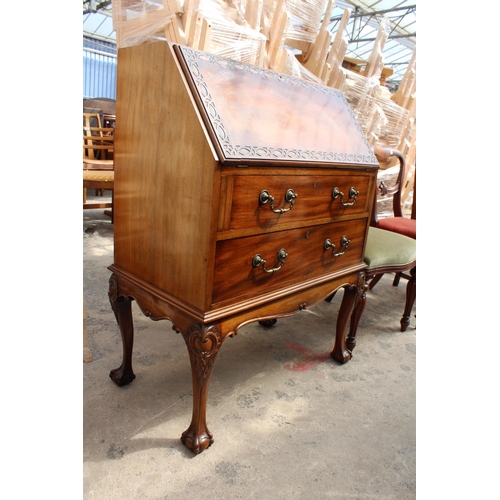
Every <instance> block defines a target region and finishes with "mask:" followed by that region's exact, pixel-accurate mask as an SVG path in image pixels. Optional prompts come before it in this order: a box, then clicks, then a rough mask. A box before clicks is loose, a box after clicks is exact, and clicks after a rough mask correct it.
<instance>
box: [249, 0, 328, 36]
mask: <svg viewBox="0 0 500 500" xmlns="http://www.w3.org/2000/svg"><path fill="white" fill-rule="evenodd" d="M249 1H251V0H249ZM326 3H327V1H326V0H285V1H284V8H285V10H286V11H287V12H288V13H289V14H290V24H289V25H288V28H287V30H286V31H285V37H286V38H292V39H294V40H302V41H304V42H311V43H313V42H314V41H315V40H316V36H317V34H318V32H319V28H320V24H321V16H322V15H323V12H324V10H325V6H326ZM277 5H278V0H264V19H265V29H266V30H267V31H265V32H264V33H265V34H266V36H267V35H268V30H269V26H270V24H271V21H272V18H273V16H274V13H275V11H276V6H277Z"/></svg>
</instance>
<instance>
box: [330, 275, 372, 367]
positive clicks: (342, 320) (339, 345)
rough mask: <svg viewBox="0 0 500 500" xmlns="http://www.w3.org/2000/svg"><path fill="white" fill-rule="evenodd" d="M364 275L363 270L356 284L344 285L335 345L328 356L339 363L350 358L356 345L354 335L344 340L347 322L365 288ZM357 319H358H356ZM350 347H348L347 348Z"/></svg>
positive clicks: (345, 361)
mask: <svg viewBox="0 0 500 500" xmlns="http://www.w3.org/2000/svg"><path fill="white" fill-rule="evenodd" d="M365 283H366V275H365V273H364V272H362V273H360V274H359V277H358V284H357V285H348V286H346V287H344V297H343V298H342V304H341V305H340V311H339V315H338V317H337V331H336V336H335V345H334V346H333V351H332V352H331V354H330V356H331V357H332V358H333V359H335V360H336V361H338V362H339V363H347V361H349V360H350V359H351V358H352V349H353V348H354V346H355V345H356V341H355V338H354V336H350V337H349V339H348V340H347V342H346V329H347V324H348V323H349V321H350V320H351V316H352V314H353V311H354V309H355V307H357V306H359V302H358V300H359V297H360V294H362V293H363V291H364V290H365ZM358 321H359V319H358ZM348 347H350V349H349V348H348Z"/></svg>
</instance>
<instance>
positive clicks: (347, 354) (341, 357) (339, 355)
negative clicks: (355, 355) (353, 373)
mask: <svg viewBox="0 0 500 500" xmlns="http://www.w3.org/2000/svg"><path fill="white" fill-rule="evenodd" d="M330 356H331V357H332V358H333V359H334V360H335V361H338V362H339V363H342V364H344V363H347V362H348V361H349V360H350V359H351V358H352V352H351V351H349V350H348V349H346V350H345V351H342V352H337V351H335V350H333V351H332V352H331V353H330Z"/></svg>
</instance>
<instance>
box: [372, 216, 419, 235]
mask: <svg viewBox="0 0 500 500" xmlns="http://www.w3.org/2000/svg"><path fill="white" fill-rule="evenodd" d="M377 227H378V228H380V229H385V230H386V231H392V232H393V233H399V234H404V235H405V236H408V237H410V238H413V239H414V240H416V239H417V221H416V220H415V219H407V218H406V217H389V218H387V219H379V221H378V222H377Z"/></svg>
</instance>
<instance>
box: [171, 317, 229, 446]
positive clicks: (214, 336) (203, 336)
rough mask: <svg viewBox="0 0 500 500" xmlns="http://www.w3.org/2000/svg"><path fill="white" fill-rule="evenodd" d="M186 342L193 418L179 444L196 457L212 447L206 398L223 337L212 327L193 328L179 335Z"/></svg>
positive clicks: (200, 326)
mask: <svg viewBox="0 0 500 500" xmlns="http://www.w3.org/2000/svg"><path fill="white" fill-rule="evenodd" d="M182 335H183V337H184V340H185V342H186V345H187V348H188V351H189V359H190V361H191V374H192V379H193V415H192V418H191V425H190V426H189V427H188V429H187V430H186V431H184V432H183V433H182V436H181V441H182V442H183V443H184V444H185V445H186V446H187V447H188V448H189V449H190V450H192V451H193V452H194V453H195V454H198V453H201V452H202V451H203V450H205V449H206V448H208V447H209V446H210V445H212V444H213V442H214V439H213V435H212V433H211V432H210V431H209V430H208V427H207V421H206V415H207V399H208V388H209V385H210V378H211V376H212V371H213V366H214V363H215V358H216V357H217V353H218V352H219V349H220V346H221V345H222V335H221V333H220V331H219V330H218V329H217V328H216V327H215V326H208V327H207V326H205V325H200V324H196V325H193V326H192V327H191V328H190V329H189V331H188V332H187V333H182Z"/></svg>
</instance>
